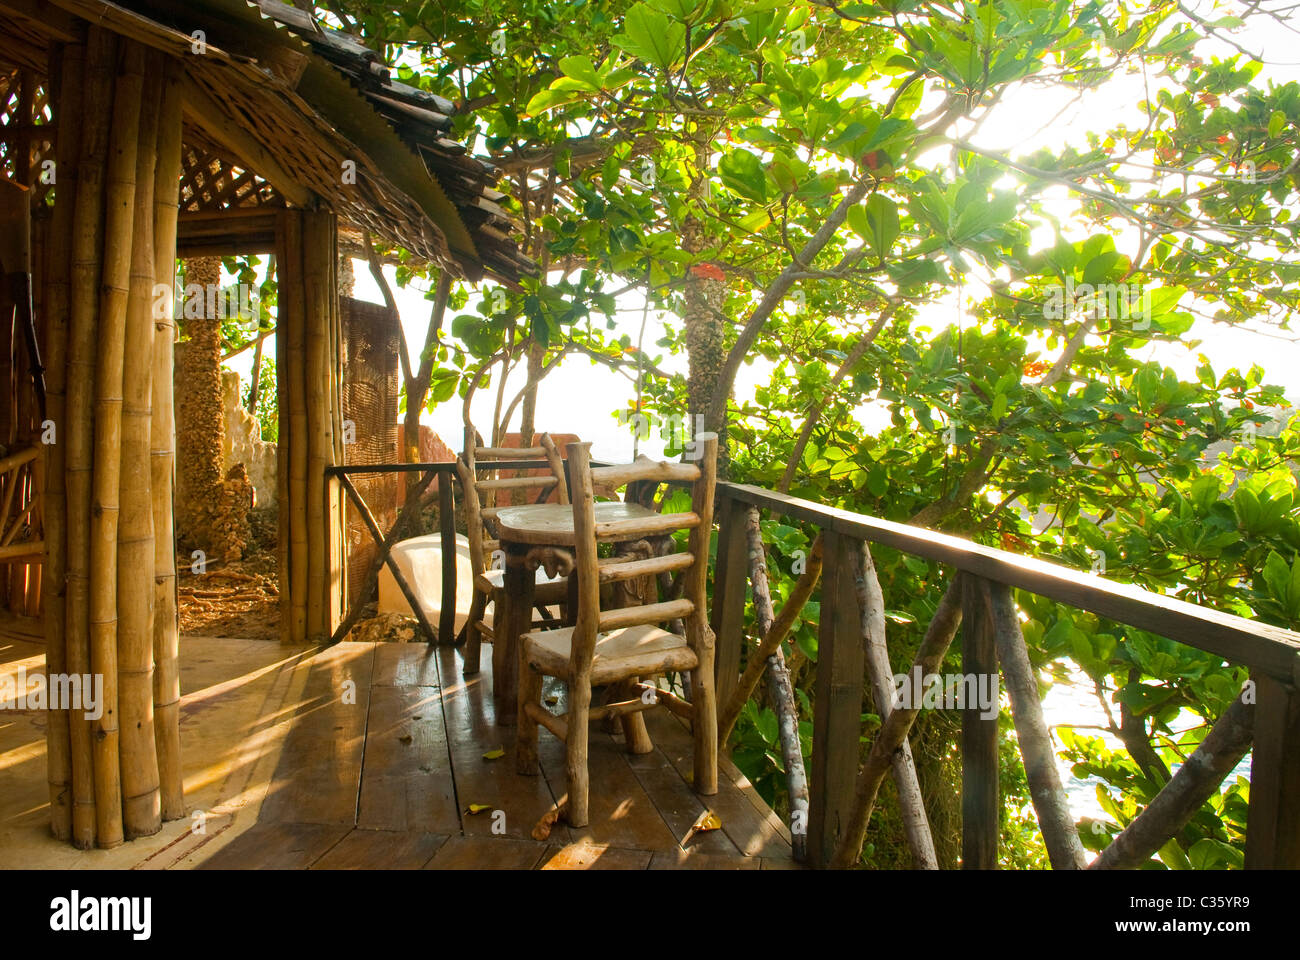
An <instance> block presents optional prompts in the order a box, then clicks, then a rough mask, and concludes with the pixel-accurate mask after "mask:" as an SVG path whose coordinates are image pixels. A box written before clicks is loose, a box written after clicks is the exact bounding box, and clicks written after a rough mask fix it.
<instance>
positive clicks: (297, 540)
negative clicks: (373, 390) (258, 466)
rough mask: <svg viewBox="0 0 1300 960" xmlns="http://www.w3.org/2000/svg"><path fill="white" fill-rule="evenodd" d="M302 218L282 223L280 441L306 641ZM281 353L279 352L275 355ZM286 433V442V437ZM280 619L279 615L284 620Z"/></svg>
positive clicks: (293, 588)
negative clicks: (283, 393) (284, 395)
mask: <svg viewBox="0 0 1300 960" xmlns="http://www.w3.org/2000/svg"><path fill="white" fill-rule="evenodd" d="M302 227H303V224H302V214H301V213H300V212H298V211H296V210H291V211H288V212H287V213H286V214H285V218H284V247H285V258H284V261H283V262H284V268H285V269H284V273H283V274H282V276H281V285H280V289H281V290H282V291H284V294H285V296H284V298H283V299H282V300H281V301H280V309H281V311H282V313H283V315H284V319H285V320H286V321H287V323H285V324H284V326H285V329H286V331H287V334H288V336H287V338H286V339H287V347H288V349H287V350H286V351H285V358H284V362H285V366H286V367H287V368H288V374H289V376H288V380H289V395H288V401H289V405H288V408H287V410H282V411H281V412H280V430H281V436H280V441H281V443H284V442H285V441H286V439H287V441H288V443H287V445H288V447H289V499H288V501H287V502H285V503H282V504H281V505H280V509H281V510H287V511H288V513H289V603H288V607H289V609H288V611H287V613H288V615H289V617H290V639H291V640H292V641H294V642H295V643H303V642H305V641H306V639H307V570H308V558H307V554H308V546H307V539H308V533H307V376H306V374H307V371H306V365H305V359H306V356H307V344H306V340H305V330H306V312H307V311H306V298H305V291H304V290H303V257H302V232H303V231H302ZM276 352H277V353H278V352H279V351H278V350H277V351H276ZM286 425H287V427H288V436H287V438H286V437H285V435H284V430H285V427H286ZM283 615H284V613H283V612H282V613H281V616H283Z"/></svg>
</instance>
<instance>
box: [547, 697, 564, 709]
mask: <svg viewBox="0 0 1300 960" xmlns="http://www.w3.org/2000/svg"><path fill="white" fill-rule="evenodd" d="M559 702H560V698H559V697H547V698H546V700H545V703H546V705H547V706H548V707H553V706H555V705H556V704H557V703H559Z"/></svg>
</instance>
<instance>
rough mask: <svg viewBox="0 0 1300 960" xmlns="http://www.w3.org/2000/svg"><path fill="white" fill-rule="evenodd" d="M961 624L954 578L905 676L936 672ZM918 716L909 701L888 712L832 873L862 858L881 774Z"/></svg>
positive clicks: (958, 586)
mask: <svg viewBox="0 0 1300 960" xmlns="http://www.w3.org/2000/svg"><path fill="white" fill-rule="evenodd" d="M960 622H961V579H960V577H954V578H953V581H952V582H951V583H950V584H948V589H947V590H945V591H944V594H943V596H942V597H941V598H940V599H939V605H938V607H936V608H935V611H934V619H933V620H931V621H930V626H929V627H927V628H926V631H925V636H924V637H923V638H922V639H921V645H920V647H918V648H917V651H916V658H915V659H914V660H913V661H912V669H911V670H909V671H908V673H909V675H912V676H918V677H928V676H930V675H931V674H934V673H936V672H937V671H938V670H939V667H940V665H941V664H942V663H943V658H944V654H946V653H947V652H948V646H949V645H950V644H951V643H952V638H953V637H954V636H956V635H957V625H958V624H959V623H960ZM920 712H921V707H920V704H919V703H917V702H915V701H913V702H912V703H911V704H909V705H901V706H899V707H898V708H897V709H895V710H893V711H891V712H890V714H889V717H888V719H886V720H885V721H884V723H883V724H881V727H880V731H879V732H878V733H877V734H876V739H875V741H874V742H873V743H872V744H871V752H870V753H869V754H868V755H867V762H866V763H864V764H863V765H862V772H861V773H860V774H859V775H858V784H857V788H856V796H855V798H854V806H853V815H852V816H851V817H850V818H849V826H848V828H847V829H846V830H845V832H844V834H843V836H842V837H841V838H840V845H839V847H838V848H836V850H835V857H834V859H833V860H831V866H832V867H833V868H835V869H841V870H842V869H847V868H849V867H851V866H853V865H854V864H856V863H857V862H858V859H859V858H860V857H861V856H862V843H863V841H864V840H865V839H866V835H867V825H868V824H869V823H870V822H871V811H872V810H873V809H874V807H875V803H876V792H877V791H878V790H879V789H880V784H881V782H882V781H883V780H884V779H885V773H886V772H887V771H888V770H889V769H890V767H891V766H893V757H894V751H895V750H897V749H898V748H899V746H900V745H901V744H903V743H904V742H906V740H907V734H908V732H909V731H910V730H911V729H912V723H913V721H914V720H916V715H917V714H918V713H920Z"/></svg>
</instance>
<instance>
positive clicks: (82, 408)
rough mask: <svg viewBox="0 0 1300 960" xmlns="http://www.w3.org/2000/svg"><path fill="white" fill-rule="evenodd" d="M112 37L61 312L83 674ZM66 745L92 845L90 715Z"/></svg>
mask: <svg viewBox="0 0 1300 960" xmlns="http://www.w3.org/2000/svg"><path fill="white" fill-rule="evenodd" d="M116 51H117V39H116V37H114V35H113V34H112V33H110V32H109V31H108V30H105V29H102V28H99V27H91V29H90V33H89V38H88V43H87V50H86V73H85V83H84V85H83V90H84V91H85V98H84V109H83V112H82V114H81V116H80V117H78V118H77V122H78V123H80V124H81V149H80V160H79V164H80V165H79V167H78V170H77V194H76V196H77V203H76V208H75V210H74V212H73V236H72V291H71V303H70V309H69V314H68V367H67V371H68V373H67V415H66V421H65V422H64V423H61V424H58V425H57V427H58V429H59V431H60V432H61V433H62V434H63V436H62V438H60V439H61V440H62V441H63V442H65V443H66V444H67V451H66V456H67V476H66V482H67V493H68V510H67V514H68V516H67V531H68V577H67V584H68V590H67V601H66V614H65V615H66V618H67V619H66V623H67V626H66V631H65V632H66V638H67V647H68V670H69V671H70V672H71V673H78V674H87V673H90V672H91V670H92V664H91V654H90V620H89V617H90V517H91V507H90V505H91V479H92V478H91V471H92V468H93V465H94V459H93V454H92V448H93V443H94V415H95V414H94V410H95V408H94V394H95V353H96V324H95V316H96V314H95V310H96V304H97V296H98V291H99V282H100V272H101V267H102V264H101V260H100V255H101V252H102V249H103V236H104V222H103V216H104V209H103V196H104V163H105V159H106V157H107V154H108V126H109V124H108V121H109V117H110V114H111V110H112V103H113V76H114V63H115V61H116ZM69 726H70V728H71V730H70V741H71V745H72V787H73V808H72V842H73V843H74V844H75V845H76V846H78V847H81V848H83V849H84V848H86V847H91V846H93V845H94V843H95V833H96V824H95V785H94V760H93V747H92V739H91V729H90V721H89V720H88V719H87V717H86V714H85V711H79V710H74V711H71V713H70V715H69Z"/></svg>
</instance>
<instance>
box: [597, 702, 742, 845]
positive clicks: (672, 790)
mask: <svg viewBox="0 0 1300 960" xmlns="http://www.w3.org/2000/svg"><path fill="white" fill-rule="evenodd" d="M651 712H654V711H651ZM614 742H615V743H616V744H617V743H621V737H617V736H616V737H615V738H614ZM620 753H621V755H622V757H623V760H624V762H625V763H626V764H627V765H628V766H629V767H630V768H631V770H632V773H633V775H634V776H635V777H636V778H637V781H638V782H639V783H640V785H641V789H642V790H644V791H645V793H646V795H647V796H648V797H649V798H650V802H651V803H653V804H654V805H655V809H657V810H658V811H659V815H660V817H662V818H663V820H664V822H665V823H667V824H668V828H669V829H670V830H672V832H673V835H674V836H675V837H676V838H677V841H678V843H679V844H680V843H681V841H682V840H684V839H685V838H686V835H687V834H688V833H689V832H690V829H691V827H692V826H693V825H694V823H695V822H696V820H698V819H699V817H700V815H701V814H703V813H704V812H705V810H706V809H707V808H706V805H705V800H706V799H707V798H704V797H700V796H698V795H697V794H696V793H695V791H694V790H692V789H691V788H690V787H688V786H687V785H686V783H685V781H683V780H682V778H681V776H680V774H678V772H677V769H676V768H675V767H674V766H673V765H672V761H670V760H669V759H668V758H667V757H666V756H664V752H663V751H662V750H660V749H659V747H658V746H656V747H655V749H654V750H653V751H652V752H650V753H643V754H630V753H627V752H626V751H620ZM690 846H691V848H692V849H693V850H699V851H700V852H701V853H712V854H719V855H722V856H732V857H738V856H741V852H740V850H739V849H738V848H737V847H736V845H735V844H734V843H732V841H731V838H730V837H728V836H727V833H726V831H725V830H709V831H706V832H704V833H697V834H696V835H695V836H694V837H693V838H692V839H691V842H690ZM669 852H671V851H669Z"/></svg>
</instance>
